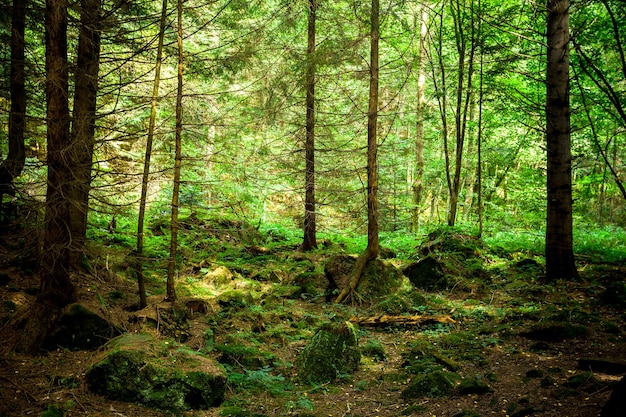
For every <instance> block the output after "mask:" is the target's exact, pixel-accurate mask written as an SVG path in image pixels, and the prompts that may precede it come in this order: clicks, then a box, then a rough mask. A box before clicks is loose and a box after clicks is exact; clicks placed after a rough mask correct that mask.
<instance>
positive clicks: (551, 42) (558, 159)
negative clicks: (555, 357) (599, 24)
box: [546, 0, 578, 280]
mask: <svg viewBox="0 0 626 417" xmlns="http://www.w3.org/2000/svg"><path fill="white" fill-rule="evenodd" d="M547 12H548V16H547V32H546V36H547V68H546V141H547V192H548V205H547V222H546V278H547V279H548V280H556V279H571V278H574V277H576V276H578V271H577V270H576V265H575V262H574V251H573V238H572V228H573V224H572V223H573V220H572V157H571V144H570V141H571V138H570V133H571V129H570V97H569V0H547Z"/></svg>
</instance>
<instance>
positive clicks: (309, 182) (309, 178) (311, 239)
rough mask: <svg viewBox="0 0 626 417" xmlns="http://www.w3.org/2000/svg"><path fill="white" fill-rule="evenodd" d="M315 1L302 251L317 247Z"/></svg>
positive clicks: (312, 7) (312, 3)
mask: <svg viewBox="0 0 626 417" xmlns="http://www.w3.org/2000/svg"><path fill="white" fill-rule="evenodd" d="M317 1H318V0H309V12H308V20H307V22H308V25H307V28H308V29H307V41H308V42H307V52H306V56H307V66H306V143H305V145H304V151H305V158H306V165H305V197H304V241H303V242H302V250H304V251H308V250H311V249H313V248H316V247H317V237H316V234H317V226H316V221H315V217H316V216H315V214H316V213H315V67H316V66H315V23H316V20H317Z"/></svg>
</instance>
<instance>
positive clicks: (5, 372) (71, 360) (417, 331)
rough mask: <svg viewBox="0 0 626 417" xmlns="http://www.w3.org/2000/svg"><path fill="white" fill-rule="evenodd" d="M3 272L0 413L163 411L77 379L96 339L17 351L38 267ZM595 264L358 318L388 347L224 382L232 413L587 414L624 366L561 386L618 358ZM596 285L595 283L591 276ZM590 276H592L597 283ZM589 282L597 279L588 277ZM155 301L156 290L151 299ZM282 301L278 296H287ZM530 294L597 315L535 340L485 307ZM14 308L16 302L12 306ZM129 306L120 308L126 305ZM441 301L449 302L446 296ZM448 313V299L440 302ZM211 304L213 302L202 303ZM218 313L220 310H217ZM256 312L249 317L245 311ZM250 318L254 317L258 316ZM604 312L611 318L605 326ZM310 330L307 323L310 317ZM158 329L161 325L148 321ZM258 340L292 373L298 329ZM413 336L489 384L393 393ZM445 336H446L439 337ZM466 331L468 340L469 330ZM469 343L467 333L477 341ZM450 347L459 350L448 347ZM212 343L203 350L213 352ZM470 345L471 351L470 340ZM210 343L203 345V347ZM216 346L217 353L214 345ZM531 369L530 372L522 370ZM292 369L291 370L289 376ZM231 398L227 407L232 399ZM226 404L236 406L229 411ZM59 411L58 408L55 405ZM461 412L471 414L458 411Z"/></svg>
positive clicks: (85, 284) (128, 326) (324, 307)
mask: <svg viewBox="0 0 626 417" xmlns="http://www.w3.org/2000/svg"><path fill="white" fill-rule="evenodd" d="M607 269H610V270H611V274H610V275H611V276H613V277H615V276H619V277H622V279H623V277H624V276H626V274H625V272H626V271H625V269H624V267H619V266H603V267H602V268H601V270H602V271H604V272H602V273H603V274H606V270H607ZM0 272H3V273H5V274H7V276H8V277H10V281H9V282H8V283H5V284H4V285H2V287H1V288H0V300H2V304H3V306H2V308H3V309H4V310H3V315H2V316H0V317H2V320H3V322H2V327H1V329H0V330H1V335H2V337H1V340H0V381H1V383H0V386H1V388H0V417H5V416H7V417H8V416H28V415H33V416H40V415H42V413H43V412H44V411H45V410H48V414H47V417H49V416H54V415H55V414H50V410H51V408H50V407H51V406H54V407H58V408H61V409H64V410H65V411H64V414H63V415H64V416H66V417H73V416H91V417H101V416H102V417H104V416H116V417H135V416H137V417H139V416H141V417H157V416H166V415H170V414H167V413H162V412H159V411H156V410H151V409H147V408H144V407H141V406H138V405H135V404H129V403H124V402H118V401H111V400H108V399H105V398H103V397H100V396H97V395H94V394H92V393H91V392H90V391H89V390H88V389H87V387H86V385H85V378H84V377H85V372H86V371H87V369H88V368H89V366H90V365H91V364H92V363H93V361H94V358H95V357H97V355H98V351H77V352H74V351H70V350H65V349H58V350H55V351H51V352H47V353H43V354H41V355H40V356H26V355H21V354H17V353H15V352H14V351H12V346H13V345H14V343H15V341H16V340H17V338H18V337H19V330H18V329H15V328H14V327H13V326H12V325H11V323H12V320H13V319H14V318H15V317H17V316H19V314H21V313H22V312H24V311H25V310H26V309H27V308H28V305H29V303H31V302H32V301H33V300H34V296H33V295H29V293H30V294H32V293H33V291H32V290H29V289H32V288H37V286H38V282H37V279H36V277H35V276H22V275H19V274H17V273H16V272H15V271H14V270H6V271H0ZM594 274H596V273H595V272H594V269H593V268H588V269H583V271H582V275H583V280H582V281H581V282H577V283H565V282H561V283H558V284H556V285H555V286H554V287H550V288H548V289H545V290H541V291H535V292H533V293H532V294H533V295H532V297H530V298H529V295H528V293H526V294H525V297H526V298H522V299H518V298H516V297H517V296H516V294H515V293H514V291H504V290H494V291H493V292H492V293H491V294H486V295H485V297H483V299H482V300H481V301H479V302H478V303H477V302H476V301H474V302H473V303H472V304H469V305H468V304H467V302H466V300H465V299H466V298H469V294H464V293H461V292H460V291H459V290H455V289H454V288H453V289H452V290H451V292H448V293H446V294H443V296H445V297H447V298H450V299H453V300H455V303H457V305H458V306H462V307H463V306H464V307H463V308H465V309H466V313H464V315H463V316H462V317H460V318H457V320H456V323H455V324H453V325H452V326H453V327H452V328H448V329H447V330H446V329H442V328H440V327H439V328H434V329H433V328H428V327H420V326H414V325H410V326H382V327H362V328H361V331H360V340H359V344H360V345H361V346H364V345H367V344H368V342H371V341H376V342H378V343H379V344H380V345H381V346H382V347H383V349H384V354H385V359H384V360H380V359H381V358H378V359H377V358H374V357H371V356H367V355H365V356H364V357H363V359H362V362H361V366H360V369H359V370H358V371H357V372H356V373H355V374H353V375H351V376H346V377H344V378H341V379H339V380H337V381H334V382H332V383H329V384H323V385H321V386H301V385H298V384H297V383H295V384H294V385H293V387H292V388H291V392H290V393H288V395H287V396H286V397H285V396H282V395H280V394H276V393H270V392H263V391H261V392H258V391H254V392H251V393H246V392H245V390H243V391H242V390H241V389H238V388H236V387H230V388H228V389H227V393H226V403H227V404H237V405H241V406H242V407H241V408H243V409H245V410H247V411H245V412H244V411H239V413H240V414H237V415H242V416H243V415H248V416H287V415H297V416H301V417H304V416H318V417H331V416H332V417H348V416H352V417H356V416H362V417H363V416H368V417H369V416H380V417H391V416H401V415H415V416H429V417H434V416H437V417H439V416H441V417H452V416H455V415H457V414H458V413H460V412H462V411H464V410H473V411H475V412H476V413H477V414H476V415H479V416H503V417H504V416H511V417H513V416H515V417H522V416H527V415H528V416H541V417H548V416H554V417H595V416H598V415H599V413H600V410H601V407H602V406H603V404H604V403H605V402H606V401H607V400H608V398H609V396H610V394H611V386H612V384H613V383H615V382H616V381H617V380H618V379H619V378H621V375H611V374H606V373H601V372H593V374H589V375H592V376H593V378H592V379H589V381H583V382H582V383H581V384H579V385H578V386H573V387H568V386H567V385H568V380H569V379H570V378H571V377H572V376H574V375H580V374H583V371H584V370H581V369H578V360H579V359H580V358H588V357H593V358H605V359H611V360H617V361H626V339H625V337H624V333H623V332H624V331H626V326H625V325H624V313H623V312H621V311H618V310H616V309H615V308H612V307H609V306H602V305H600V304H599V303H598V301H597V299H596V298H597V293H598V291H590V285H592V284H590V282H591V281H592V280H593V279H594V278H595V277H594ZM76 280H78V282H79V287H80V291H81V301H83V302H84V303H86V304H92V305H94V306H98V305H100V306H101V304H102V303H101V300H100V299H99V298H98V297H97V296H96V295H97V294H107V293H110V292H112V291H123V292H125V293H127V294H133V293H134V292H135V290H134V288H132V286H129V285H128V283H127V282H125V281H124V280H121V279H119V278H118V277H116V276H115V275H114V274H110V275H109V274H103V273H101V274H100V275H99V276H94V275H89V276H85V277H78V278H76ZM594 285H596V284H594ZM596 286H597V285H596ZM596 289H597V288H596ZM150 301H151V302H152V303H159V302H160V299H159V297H157V296H155V297H153V298H152V299H151V300H150ZM285 302H286V301H283V305H285ZM289 303H290V304H288V306H289V309H290V312H291V315H292V317H291V319H292V322H293V323H296V322H298V321H299V320H304V319H306V318H307V317H310V316H313V317H323V316H325V317H331V316H332V317H334V318H335V319H336V318H340V319H349V317H350V316H352V315H359V316H367V315H368V314H370V313H371V312H370V311H369V310H368V309H367V308H366V307H367V306H356V307H345V306H337V305H333V304H329V303H326V302H323V301H319V300H317V301H314V302H312V301H307V300H302V299H296V300H289ZM523 303H532V304H533V305H539V306H550V307H551V308H552V310H553V311H563V313H564V314H563V315H562V316H563V318H564V321H567V320H568V314H569V315H570V316H572V319H573V318H574V317H573V315H574V314H575V311H573V310H572V311H568V309H570V308H571V306H572V305H573V304H572V303H576V304H575V305H576V306H578V307H579V308H577V310H576V311H578V312H580V311H583V312H585V313H588V314H590V315H592V316H593V317H596V319H594V320H588V321H587V322H585V323H584V324H585V328H586V331H585V332H582V333H581V334H578V335H575V336H569V338H567V339H563V340H556V341H549V342H547V343H548V345H547V347H544V348H543V349H539V350H536V349H533V345H535V347H536V343H537V341H536V340H531V339H529V338H527V337H522V336H521V335H520V334H521V333H522V332H523V331H525V330H529V329H531V328H532V326H533V325H537V324H539V325H541V324H542V323H541V321H542V319H541V317H537V316H529V317H525V316H523V315H521V316H518V317H514V318H510V319H509V318H507V317H506V316H504V318H503V316H502V315H499V316H498V315H490V314H488V312H489V311H496V310H497V309H502V308H506V307H507V306H508V305H510V304H516V305H519V304H523ZM472 305H478V306H480V308H481V309H483V310H484V311H486V312H487V313H486V314H484V315H483V316H478V315H474V316H472V315H471V314H468V313H467V312H468V311H471V308H472ZM11 308H14V309H16V310H17V311H12V310H11ZM125 308H126V309H125ZM446 308H448V307H446ZM441 313H446V314H450V315H454V314H455V311H454V308H452V309H449V311H441ZM107 314H108V317H107V318H108V319H109V320H111V321H112V322H114V323H117V324H119V325H120V326H122V327H123V328H124V329H125V330H126V331H131V332H132V331H137V330H139V328H140V325H139V324H137V323H132V321H133V319H132V317H136V313H134V312H131V311H129V306H125V305H119V306H111V307H110V308H108V309H107ZM206 314H207V315H208V316H211V315H212V314H215V311H213V312H212V311H208V312H207V313H206ZM225 317H226V318H225ZM221 320H224V322H223V323H221V324H220V328H219V332H218V333H217V334H216V335H215V342H216V343H219V342H220V340H223V339H225V338H226V337H227V336H228V335H231V336H232V334H237V332H248V331H250V329H251V328H253V327H254V326H256V330H255V331H256V332H261V333H262V332H264V331H265V332H267V329H269V328H272V327H274V328H277V327H278V326H280V325H283V324H284V323H282V322H283V321H284V317H272V316H271V315H270V316H260V317H256V318H255V319H245V318H241V317H239V316H233V317H231V318H228V317H227V316H222V317H221ZM255 320H256V321H257V323H256V324H255V323H252V322H253V321H255ZM207 321H208V320H207V316H205V315H204V314H200V315H195V316H194V318H192V319H191V320H190V321H189V324H190V327H189V328H188V329H186V331H187V332H188V335H189V339H188V340H189V343H190V344H191V345H192V347H194V348H195V346H193V345H194V344H200V343H201V340H200V339H201V335H202V334H203V332H204V330H205V329H206V328H207V326H208V325H207ZM258 321H261V322H262V323H261V325H259V323H258ZM607 323H611V325H610V326H608V325H607ZM311 330H314V329H311ZM437 331H440V332H455V331H458V332H464V331H466V332H465V333H464V334H467V332H475V334H476V337H475V339H476V340H475V341H476V343H478V350H479V351H480V352H479V356H480V360H478V359H472V357H471V355H469V356H467V355H464V349H466V348H467V347H466V345H464V344H460V345H458V346H456V347H455V346H452V345H450V346H444V345H443V344H442V345H441V346H438V345H437V344H438V343H439V342H437V340H438V339H437V337H436V336H437V335H436V333H437ZM157 336H159V335H158V333H157ZM266 340H268V341H269V340H272V341H273V343H271V344H270V343H269V342H268V345H267V346H266V348H267V350H270V351H271V352H272V353H273V354H274V355H275V356H276V362H277V363H280V364H281V365H279V366H276V368H275V369H274V370H273V372H274V373H278V372H280V373H281V374H282V375H283V376H284V377H285V378H287V379H288V380H289V379H291V378H293V377H294V376H295V373H296V371H295V369H294V367H292V366H289V364H291V363H293V362H294V360H295V357H296V356H297V354H298V352H299V351H300V350H301V349H302V348H303V346H304V345H305V344H306V339H303V340H295V341H294V340H290V339H288V338H282V339H281V336H280V335H278V334H277V335H276V336H274V337H273V338H270V337H268V338H267V339H266ZM420 341H427V343H433V347H435V348H438V347H440V348H442V349H443V348H452V349H453V351H454V352H456V353H455V357H454V360H455V361H457V362H459V363H460V364H461V366H460V369H459V370H458V371H457V373H458V374H459V375H461V376H466V375H467V376H476V375H479V376H482V377H485V378H488V381H489V382H488V383H489V386H490V387H491V388H492V392H487V393H483V394H467V395H452V396H445V397H424V398H421V399H417V400H410V401H407V400H405V399H403V398H402V396H401V393H402V391H403V390H404V389H405V388H406V387H407V386H408V385H409V384H410V383H411V380H412V379H414V378H415V377H416V375H414V374H410V373H408V372H407V371H406V369H405V361H406V359H407V358H406V352H407V351H408V350H409V348H410V346H412V345H414V344H415V343H418V342H420ZM442 343H443V342H442ZM467 343H469V344H472V343H473V342H472V341H468V342H467ZM476 343H474V344H472V346H473V348H474V349H475V348H476ZM454 349H456V350H454ZM214 353H215V352H212V353H211V354H214ZM474 353H475V352H474ZM211 354H210V355H211ZM215 356H217V353H215ZM533 370H535V371H538V372H534V373H533V372H529V371H533ZM294 380H295V378H294ZM225 410H226V408H225V407H220V408H215V409H210V410H197V411H189V412H185V413H182V415H184V416H198V417H201V416H206V417H208V416H222V415H228V414H225ZM233 410H234V409H233ZM233 413H234V411H233ZM56 415H61V414H56ZM466 415H470V414H466Z"/></svg>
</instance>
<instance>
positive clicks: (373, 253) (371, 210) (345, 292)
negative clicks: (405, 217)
mask: <svg viewBox="0 0 626 417" xmlns="http://www.w3.org/2000/svg"><path fill="white" fill-rule="evenodd" d="M379 19H380V6H379V0H372V12H371V17H370V26H371V35H370V93H369V105H368V110H367V248H366V249H365V251H364V252H363V253H362V254H361V255H360V256H359V257H358V258H357V260H356V264H355V265H354V269H353V270H352V272H351V273H350V278H349V279H348V284H347V285H346V287H345V288H343V289H342V290H341V292H340V293H339V295H338V296H337V299H336V300H335V301H336V302H338V303H340V302H342V301H344V300H346V299H347V298H348V297H350V296H352V295H354V294H356V290H357V288H358V286H359V282H360V280H361V276H362V275H363V271H364V270H365V266H366V265H367V263H368V262H369V261H370V260H372V259H375V258H376V257H377V256H378V252H379V250H380V246H379V242H378V197H377V193H378V163H377V155H378V135H377V129H378V76H379V64H378V56H379V53H378V44H379V40H380V23H379Z"/></svg>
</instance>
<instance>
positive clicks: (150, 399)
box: [86, 334, 226, 411]
mask: <svg viewBox="0 0 626 417" xmlns="http://www.w3.org/2000/svg"><path fill="white" fill-rule="evenodd" d="M106 347H107V349H106V351H105V352H104V353H103V354H102V356H101V357H100V358H99V361H98V362H97V363H95V364H94V365H93V366H92V367H91V368H90V369H89V371H88V372H87V375H86V379H87V385H88V386H89V389H90V390H91V391H93V392H95V393H97V394H101V395H104V396H105V397H107V398H110V399H115V400H121V401H129V402H137V403H140V404H143V405H145V406H148V407H152V408H156V409H160V410H172V411H184V410H190V409H206V408H208V407H212V406H218V405H220V404H221V403H222V401H223V397H224V388H225V384H226V375H225V372H224V370H223V368H222V367H221V366H220V365H219V364H217V363H216V362H214V361H213V360H212V359H209V358H207V357H205V356H202V355H200V354H197V353H196V352H194V351H191V350H190V349H186V348H184V347H181V346H179V345H176V343H174V342H170V343H166V342H163V341H159V340H154V339H152V338H151V337H150V336H148V335H146V334H128V335H123V336H120V337H119V338H116V339H113V340H112V341H111V343H109V344H108V345H107V346H106Z"/></svg>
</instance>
